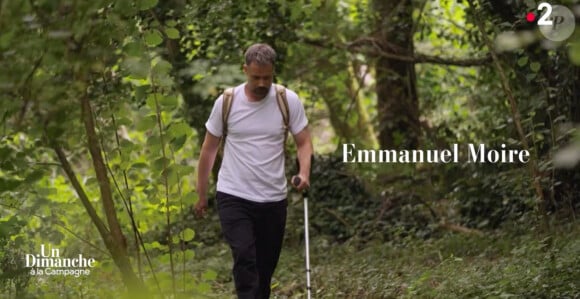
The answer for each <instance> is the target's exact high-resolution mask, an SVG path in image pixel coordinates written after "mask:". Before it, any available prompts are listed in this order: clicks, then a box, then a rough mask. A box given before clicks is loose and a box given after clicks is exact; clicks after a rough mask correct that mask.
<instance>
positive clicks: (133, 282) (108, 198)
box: [77, 95, 145, 294]
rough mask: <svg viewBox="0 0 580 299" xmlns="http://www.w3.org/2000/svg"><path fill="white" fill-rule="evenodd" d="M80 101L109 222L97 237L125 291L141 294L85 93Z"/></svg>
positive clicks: (140, 287)
mask: <svg viewBox="0 0 580 299" xmlns="http://www.w3.org/2000/svg"><path fill="white" fill-rule="evenodd" d="M80 104H81V108H82V120H83V123H84V126H85V130H86V133H87V143H88V148H89V152H90V154H91V158H92V161H93V167H94V170H95V174H96V177H97V180H98V182H99V190H100V193H101V202H102V204H103V210H104V213H105V218H106V219H107V224H108V225H109V232H108V234H103V232H102V231H100V232H101V237H102V238H103V241H104V242H105V245H106V246H107V249H108V250H109V252H110V253H111V255H112V257H113V260H114V261H115V264H116V265H117V267H118V268H119V270H120V271H121V277H122V279H123V282H124V283H125V285H126V286H127V289H128V290H129V292H130V293H131V294H145V292H144V290H145V285H144V284H143V282H142V281H141V280H139V278H138V277H137V275H136V274H135V272H134V271H133V268H132V267H131V261H130V259H129V255H128V253H127V240H126V238H125V236H124V235H123V231H122V230H121V225H120V224H119V219H118V217H117V212H116V209H115V202H114V201H113V194H112V191H111V184H110V182H109V177H108V174H107V167H106V165H105V162H104V160H103V156H102V149H101V145H100V143H99V140H98V137H97V133H96V131H95V124H94V121H93V112H92V109H91V104H90V102H89V98H88V97H87V96H86V95H85V96H83V97H82V98H81V100H80ZM77 191H78V190H77Z"/></svg>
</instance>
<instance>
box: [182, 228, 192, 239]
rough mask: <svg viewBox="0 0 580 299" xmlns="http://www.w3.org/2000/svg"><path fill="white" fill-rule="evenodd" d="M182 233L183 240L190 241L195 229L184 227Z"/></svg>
mask: <svg viewBox="0 0 580 299" xmlns="http://www.w3.org/2000/svg"><path fill="white" fill-rule="evenodd" d="M182 234H183V241H186V242H187V241H191V240H193V238H194V237H195V231H194V230H193V229H191V228H186V229H184V230H183V232H182Z"/></svg>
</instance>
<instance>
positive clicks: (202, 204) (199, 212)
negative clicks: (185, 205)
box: [194, 198, 207, 217]
mask: <svg viewBox="0 0 580 299" xmlns="http://www.w3.org/2000/svg"><path fill="white" fill-rule="evenodd" d="M194 209H195V216H197V217H203V216H204V215H205V212H206V211H207V199H206V198H200V199H199V200H198V201H197V203H196V204H195V208H194Z"/></svg>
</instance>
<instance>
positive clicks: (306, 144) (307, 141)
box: [294, 127, 313, 191]
mask: <svg viewBox="0 0 580 299" xmlns="http://www.w3.org/2000/svg"><path fill="white" fill-rule="evenodd" d="M294 141H295V142H296V149H297V152H298V163H299V164H300V172H299V173H298V177H300V184H298V186H295V187H296V189H298V190H299V191H302V190H303V189H305V188H308V187H309V186H310V166H311V165H310V162H311V157H312V151H313V149H312V140H311V138H310V131H309V130H308V127H306V128H304V129H303V130H302V131H300V133H298V134H296V135H294Z"/></svg>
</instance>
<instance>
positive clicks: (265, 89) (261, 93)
mask: <svg viewBox="0 0 580 299" xmlns="http://www.w3.org/2000/svg"><path fill="white" fill-rule="evenodd" d="M269 90H270V88H268V87H256V88H254V94H255V95H257V96H261V97H265V96H266V95H267V94H268V91H269Z"/></svg>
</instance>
